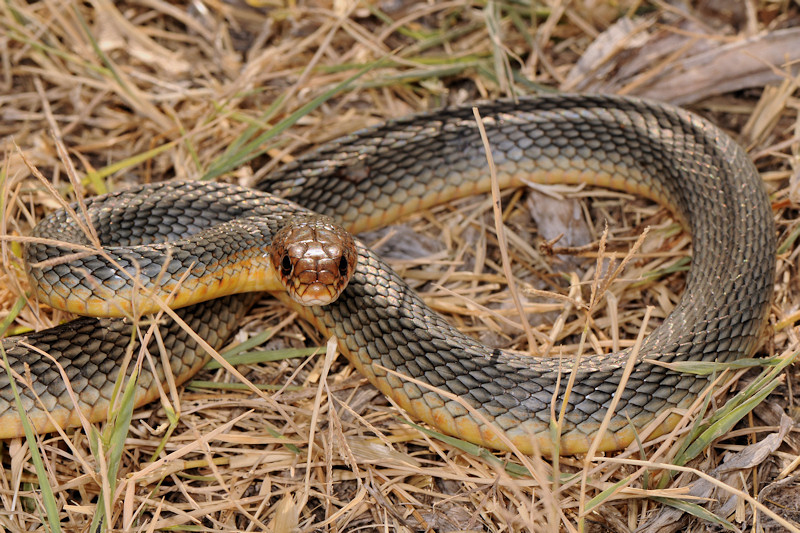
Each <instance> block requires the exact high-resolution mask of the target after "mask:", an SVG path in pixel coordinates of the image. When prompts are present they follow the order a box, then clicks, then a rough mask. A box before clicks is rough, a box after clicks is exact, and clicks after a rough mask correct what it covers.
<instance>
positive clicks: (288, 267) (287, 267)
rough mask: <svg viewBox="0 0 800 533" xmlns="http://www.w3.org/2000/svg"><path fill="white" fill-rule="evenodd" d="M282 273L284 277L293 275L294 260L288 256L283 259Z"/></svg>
mask: <svg viewBox="0 0 800 533" xmlns="http://www.w3.org/2000/svg"><path fill="white" fill-rule="evenodd" d="M281 273H282V274H283V275H284V276H291V275H292V260H291V259H289V256H288V255H284V256H283V259H281Z"/></svg>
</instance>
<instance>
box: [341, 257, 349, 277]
mask: <svg viewBox="0 0 800 533" xmlns="http://www.w3.org/2000/svg"><path fill="white" fill-rule="evenodd" d="M348 267H349V264H348V262H347V258H346V257H345V256H342V258H341V259H339V274H341V275H342V276H347V270H348Z"/></svg>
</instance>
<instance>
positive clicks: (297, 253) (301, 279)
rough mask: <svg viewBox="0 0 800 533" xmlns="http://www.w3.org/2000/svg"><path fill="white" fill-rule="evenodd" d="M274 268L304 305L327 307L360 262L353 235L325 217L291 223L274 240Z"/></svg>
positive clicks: (292, 296) (303, 219) (271, 249)
mask: <svg viewBox="0 0 800 533" xmlns="http://www.w3.org/2000/svg"><path fill="white" fill-rule="evenodd" d="M270 259H271V261H272V267H273V268H274V270H275V272H276V273H277V274H278V276H279V277H280V280H281V282H282V283H283V286H284V287H285V288H286V291H287V292H288V293H289V296H290V297H291V298H292V299H293V300H294V301H296V302H297V303H299V304H301V305H306V306H309V305H327V304H330V303H332V302H334V301H336V299H337V298H338V297H339V295H340V294H341V293H342V291H343V290H344V289H345V287H346V286H347V283H348V282H349V281H350V277H351V276H352V275H353V272H355V269H356V263H357V262H358V253H357V252H356V244H355V241H354V240H353V236H352V235H350V233H348V232H347V231H345V230H344V228H342V227H341V226H339V225H337V224H335V223H333V222H332V221H331V220H330V219H328V218H325V217H308V218H301V219H299V220H296V221H292V222H290V223H288V224H287V225H286V226H284V227H283V228H281V229H280V230H279V231H278V232H276V233H275V235H274V236H273V238H272V244H271V245H270Z"/></svg>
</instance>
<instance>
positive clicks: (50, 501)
mask: <svg viewBox="0 0 800 533" xmlns="http://www.w3.org/2000/svg"><path fill="white" fill-rule="evenodd" d="M26 303H27V299H26V298H25V297H24V296H20V297H19V298H17V301H16V302H14V306H13V307H12V308H11V311H10V312H9V314H8V316H6V317H5V318H4V319H3V321H2V322H0V337H2V336H3V335H5V332H6V331H7V330H8V328H9V326H10V325H11V323H12V322H13V321H14V319H16V318H17V315H18V314H19V312H20V311H21V310H22V308H23V307H25V304H26ZM0 355H2V357H3V368H4V369H5V372H6V375H7V376H8V383H9V385H11V392H12V393H13V395H14V405H15V406H16V408H17V412H18V413H19V417H20V420H22V428H23V430H24V432H25V442H26V443H27V444H28V449H29V450H30V452H31V461H32V462H33V467H34V469H35V470H36V479H37V480H38V482H39V488H40V490H41V491H42V501H43V503H44V510H45V514H46V515H47V524H46V525H47V526H48V528H49V530H50V531H53V532H54V533H60V532H61V520H60V519H59V516H58V505H57V504H56V497H55V494H54V493H53V488H52V487H51V486H50V484H49V483H48V480H47V471H46V470H45V468H44V461H42V456H41V454H40V453H39V443H38V442H37V441H36V435H35V434H34V432H33V427H31V424H30V421H29V420H28V416H27V414H26V413H25V407H23V405H22V399H21V398H20V396H19V391H18V390H17V384H16V383H15V381H14V378H13V377H12V375H11V363H9V362H8V356H7V355H6V350H5V348H3V345H2V344H0Z"/></svg>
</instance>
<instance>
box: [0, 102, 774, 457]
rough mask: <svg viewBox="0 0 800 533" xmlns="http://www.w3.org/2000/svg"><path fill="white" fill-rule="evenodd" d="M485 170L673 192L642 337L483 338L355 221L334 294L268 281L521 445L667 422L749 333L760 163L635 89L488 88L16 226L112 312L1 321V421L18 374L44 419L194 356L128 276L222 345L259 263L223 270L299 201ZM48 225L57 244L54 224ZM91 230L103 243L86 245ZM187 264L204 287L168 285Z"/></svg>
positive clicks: (492, 442)
mask: <svg viewBox="0 0 800 533" xmlns="http://www.w3.org/2000/svg"><path fill="white" fill-rule="evenodd" d="M475 109H477V110H478V112H479V114H480V124H479V122H478V120H476V117H475V111H474V110H475ZM482 129H483V131H484V132H485V135H486V139H487V144H484V141H483V140H482V138H481V130H482ZM485 146H489V147H490V150H491V156H492V159H493V161H494V164H495V171H494V172H490V171H489V166H488V163H487V154H486V151H485ZM493 179H494V180H497V184H498V185H499V186H500V187H503V188H509V187H519V186H523V185H524V184H526V183H539V184H550V183H567V184H588V185H595V186H601V187H608V188H611V189H616V190H621V191H625V192H628V193H634V194H637V195H641V196H643V197H645V198H647V199H650V200H652V201H654V202H656V203H658V204H661V205H663V206H665V207H667V208H668V209H669V210H670V211H672V212H673V213H674V215H675V217H676V218H677V220H679V221H680V222H681V223H682V224H683V225H684V226H685V229H686V230H687V231H688V232H689V233H690V235H691V238H692V253H691V266H690V268H689V272H688V275H687V280H686V283H685V289H684V292H683V294H682V296H681V297H680V299H679V301H678V302H677V303H676V304H675V306H674V308H673V309H672V310H671V312H670V313H669V314H668V315H667V316H666V317H665V318H664V319H663V321H662V322H661V323H660V324H658V325H657V326H656V327H655V328H654V329H653V330H652V332H651V333H650V334H649V335H647V336H646V337H645V338H644V339H643V340H642V342H641V343H640V345H638V346H636V347H631V348H626V349H623V350H620V351H618V352H609V353H591V354H583V355H582V356H581V357H580V358H579V361H577V362H575V361H573V359H571V358H567V357H563V356H548V357H533V356H530V355H528V354H525V353H519V352H516V351H506V350H502V349H498V348H494V347H489V346H485V345H484V344H482V343H481V342H479V341H478V340H476V339H474V338H473V337H471V336H469V335H467V334H465V333H462V332H461V331H459V330H458V329H457V328H455V327H454V326H453V325H451V324H450V323H449V322H448V321H446V320H445V319H444V318H443V317H441V316H440V315H439V314H437V313H436V312H434V311H433V310H431V308H430V307H429V306H428V305H426V303H425V302H424V301H423V299H422V298H421V297H420V296H418V295H417V294H416V293H415V292H414V291H413V290H412V289H411V288H409V286H408V285H407V284H406V283H405V282H404V281H403V280H402V279H401V278H400V277H399V276H398V275H397V274H396V273H395V272H394V271H393V270H392V269H391V268H390V267H389V266H388V265H387V263H386V262H384V261H383V260H382V259H381V258H380V257H379V256H378V255H376V254H375V253H374V252H372V251H371V250H370V249H369V248H368V247H367V246H365V245H364V244H363V243H362V242H361V241H360V240H359V239H354V241H353V245H352V246H353V247H354V248H353V249H354V250H355V251H354V253H355V256H353V257H352V258H351V260H350V261H349V263H352V264H353V268H354V272H353V274H352V277H351V279H350V280H349V283H348V284H347V286H346V287H345V288H344V289H343V291H342V292H341V295H339V297H338V298H337V299H336V300H335V301H334V302H332V303H326V304H324V305H319V304H317V305H315V304H312V305H302V304H300V303H298V302H297V301H295V300H293V299H292V298H291V297H290V296H288V295H287V293H286V291H285V290H282V289H279V288H277V286H274V285H273V284H272V282H267V283H266V289H265V290H266V291H267V292H269V293H271V294H273V295H274V296H275V297H276V298H278V299H279V300H280V301H281V302H283V303H284V304H285V305H287V306H289V307H290V308H292V309H293V310H295V311H296V312H297V313H298V314H299V315H300V316H301V318H302V319H303V320H306V321H308V323H310V324H311V325H312V326H313V327H314V328H315V329H316V330H317V331H319V333H320V335H321V336H323V337H326V336H327V337H331V336H334V337H336V339H337V341H338V346H339V350H340V351H341V352H342V353H343V354H344V355H345V356H346V357H347V359H348V360H349V362H350V363H351V364H352V365H353V366H355V367H356V369H357V370H358V371H359V372H360V373H361V374H362V375H363V376H364V377H365V378H366V379H367V380H368V381H369V382H370V383H372V384H373V385H374V386H375V387H377V388H378V389H379V390H380V391H381V392H382V393H384V394H385V395H386V396H388V397H389V398H391V399H392V401H393V402H394V403H395V404H396V405H398V406H399V407H401V408H402V409H404V410H405V411H407V413H408V414H409V415H410V416H411V418H412V419H415V420H419V421H422V422H424V423H426V424H428V425H430V426H431V427H433V428H435V429H436V430H438V431H440V432H442V433H444V434H446V435H451V436H455V437H458V438H461V439H464V440H466V441H469V442H473V443H477V444H479V445H481V446H485V447H489V448H492V449H496V450H517V451H520V452H522V453H526V454H534V453H543V454H564V455H567V454H579V453H584V452H586V451H588V450H589V449H590V448H592V447H593V446H594V449H596V450H600V451H612V450H619V449H623V448H625V447H626V446H628V445H630V444H631V443H632V442H634V440H635V439H636V438H638V437H642V438H646V439H648V440H649V439H654V438H656V437H658V436H660V435H664V434H665V433H667V432H669V431H672V430H673V429H674V428H675V427H676V425H677V424H678V423H679V422H680V420H681V418H682V417H683V416H684V414H685V413H686V410H687V409H688V407H689V406H690V405H691V404H692V403H693V402H694V401H696V399H697V397H698V395H700V394H702V393H703V390H704V388H705V387H707V386H708V384H709V381H710V378H709V377H708V376H704V375H702V374H698V373H694V372H688V371H686V370H685V369H684V368H682V367H681V363H682V362H693V361H710V362H720V363H722V362H728V361H733V360H736V359H739V358H744V357H749V356H752V355H753V354H754V352H755V351H756V350H757V348H758V346H759V345H760V342H761V340H762V339H761V337H762V336H763V335H764V332H765V324H766V317H767V313H768V310H769V306H770V300H771V294H772V291H773V284H774V276H775V261H776V259H775V256H776V231H775V227H774V222H773V217H772V211H771V204H770V201H769V198H768V196H767V194H766V192H765V189H764V185H763V182H762V181H761V179H760V176H759V174H758V172H757V170H756V168H755V166H754V164H753V163H752V161H751V160H750V159H749V158H748V156H747V153H746V152H745V151H744V149H743V148H741V147H740V145H738V144H737V143H736V142H735V141H734V140H732V138H731V137H730V136H729V135H727V134H726V133H724V132H723V131H722V130H721V129H720V128H718V127H716V126H715V125H713V124H712V123H711V122H710V121H708V120H706V119H704V118H701V117H700V116H698V115H696V114H693V113H691V112H689V111H686V110H683V109H680V108H677V107H673V106H671V105H668V104H665V103H660V102H653V101H648V100H643V99H637V98H633V97H622V96H603V95H561V94H559V95H543V96H534V97H521V98H517V99H510V100H494V101H486V102H479V103H477V104H473V105H462V106H451V107H446V108H443V109H439V110H435V111H429V112H423V113H419V114H414V115H410V116H407V117H403V118H400V119H395V120H390V121H387V122H384V123H382V124H380V125H376V126H372V127H369V128H366V129H363V130H360V131H358V132H355V133H352V134H348V135H346V136H344V137H341V138H339V139H336V140H333V141H329V142H327V143H325V144H322V145H321V146H319V147H318V148H316V149H315V150H313V151H310V152H308V153H307V154H306V155H303V156H300V157H298V158H296V159H295V160H294V161H292V162H290V163H288V164H286V165H285V166H283V167H282V168H280V169H278V170H276V171H274V172H272V173H271V174H270V175H269V176H268V177H267V178H266V179H265V180H263V181H262V182H260V183H258V184H257V186H256V187H253V188H248V187H243V186H239V185H233V184H225V183H218V182H207V181H200V180H197V181H193V180H182V181H181V180H168V181H164V182H159V183H155V184H147V185H140V186H136V187H133V188H130V189H128V190H123V191H117V192H112V193H109V194H107V195H105V196H99V197H95V198H90V199H88V200H86V201H85V203H84V204H82V205H79V204H73V205H72V207H71V208H69V209H65V210H60V211H56V212H55V213H53V214H51V215H49V216H48V217H46V218H45V219H44V220H43V221H42V222H41V223H40V224H39V225H38V226H37V229H35V230H34V233H33V234H34V236H36V237H38V239H31V241H32V242H29V243H26V245H25V254H26V258H27V261H28V264H29V267H28V268H29V271H30V274H29V275H30V277H31V279H32V281H33V282H36V283H39V282H41V283H44V284H49V286H50V289H49V290H50V292H52V293H55V294H61V295H62V297H63V298H64V299H69V298H70V296H68V294H76V295H77V297H76V300H78V301H84V302H87V303H85V304H82V305H83V307H84V309H83V311H84V312H86V313H90V314H91V313H92V312H99V311H101V309H100V308H101V307H103V308H105V309H108V308H117V312H116V314H117V315H119V316H117V317H111V318H109V317H105V318H104V317H83V318H77V319H75V320H74V321H72V322H67V323H64V324H61V325H58V326H56V327H54V328H51V329H46V330H43V331H40V332H33V333H29V334H26V335H21V336H17V337H10V338H7V339H5V340H3V348H4V350H5V352H6V354H7V356H8V358H9V362H10V366H11V368H12V369H13V370H14V373H13V375H12V376H9V375H8V374H7V373H6V372H2V373H0V437H2V438H11V437H15V436H18V435H20V434H22V427H21V416H22V414H23V413H20V411H19V410H18V409H17V408H16V407H15V405H14V402H13V396H12V394H11V392H10V383H9V382H10V380H11V379H12V377H13V378H14V379H15V380H17V385H19V389H20V393H21V399H22V405H23V407H24V411H25V413H24V415H25V416H27V418H28V419H29V420H30V421H31V423H32V426H33V427H34V429H35V431H37V432H40V433H42V432H48V431H53V430H54V429H55V428H56V427H70V426H76V425H79V424H80V423H81V417H82V416H83V417H84V418H85V419H87V420H90V421H101V420H103V419H104V418H105V417H106V416H107V413H108V410H109V402H110V401H111V398H112V391H113V387H114V383H115V382H116V381H117V379H118V378H119V377H120V373H123V372H127V373H129V374H130V372H131V368H130V367H132V366H134V365H132V364H131V365H128V368H127V369H125V368H122V366H123V365H122V364H121V361H122V360H123V358H124V357H125V355H126V353H129V352H130V351H131V350H138V349H139V348H141V347H142V346H144V347H146V348H148V349H149V350H150V352H152V353H153V354H158V353H159V350H162V351H165V352H166V354H167V356H168V362H169V368H168V369H166V370H165V369H164V368H162V366H161V359H162V358H161V357H153V360H154V363H152V364H143V365H142V368H141V369H140V373H139V375H138V382H137V393H136V402H135V403H136V405H137V406H139V405H142V404H144V403H147V402H149V401H152V400H153V399H155V398H157V397H158V387H157V385H158V383H157V382H159V381H162V380H163V379H164V377H165V372H171V373H172V374H173V375H174V377H175V381H176V383H178V384H180V383H183V382H185V381H186V380H187V379H188V378H189V377H190V376H192V375H193V374H194V373H196V372H197V371H199V370H200V369H201V368H202V367H203V365H204V364H205V363H206V361H207V360H208V354H207V353H206V350H205V349H204V348H203V347H202V346H201V345H200V344H199V343H198V341H197V340H196V339H197V336H193V335H190V334H189V333H188V332H187V331H186V329H185V328H184V327H181V326H179V325H178V324H177V323H176V322H175V321H173V320H171V319H163V320H161V321H160V322H159V323H158V324H157V328H158V335H157V336H158V337H160V341H159V342H160V344H159V343H157V342H156V340H155V337H156V335H153V336H152V337H146V336H144V334H143V333H142V332H141V331H144V330H145V329H146V328H142V330H141V331H140V330H138V329H136V320H134V319H133V318H132V316H131V313H135V312H136V310H137V309H145V307H144V303H142V302H137V301H136V297H135V295H136V294H140V295H142V296H141V298H139V299H140V300H147V299H148V298H147V294H149V293H148V290H149V289H146V287H150V284H157V283H159V282H160V283H161V284H162V285H165V286H167V287H169V290H168V291H167V292H166V293H165V294H167V295H168V296H169V298H172V302H171V305H174V306H175V307H177V308H178V311H177V313H178V315H179V316H180V317H181V318H182V319H183V321H185V322H186V324H187V325H188V326H189V327H190V328H191V329H192V330H194V331H195V332H196V333H197V335H198V336H199V337H200V338H202V339H203V340H204V341H205V342H207V343H208V345H210V347H211V348H213V349H215V350H216V349H219V348H220V347H222V346H223V345H224V343H226V342H227V340H228V339H229V338H230V336H231V335H232V333H233V332H234V331H236V330H237V328H238V327H239V324H240V323H241V321H242V317H243V316H244V315H245V314H246V313H247V311H248V309H249V308H250V307H251V305H253V302H254V301H255V300H256V299H257V298H258V294H257V293H254V292H252V291H253V290H256V289H255V285H254V284H252V283H251V282H241V283H240V282H230V283H227V285H226V281H225V280H226V279H228V276H229V272H230V271H232V270H233V271H235V270H242V269H244V270H247V269H250V268H251V266H249V265H250V262H251V261H254V260H255V259H253V258H256V259H257V258H259V257H260V258H262V262H264V261H263V258H264V257H266V256H268V255H269V253H270V252H269V246H270V245H271V244H272V241H273V240H275V236H276V234H277V233H278V232H279V231H281V229H282V228H283V227H284V226H286V225H287V224H289V223H290V222H291V221H292V220H294V219H298V218H300V219H303V218H304V217H313V216H315V215H319V216H324V217H328V218H329V219H331V220H333V221H335V222H336V223H337V224H338V225H340V226H341V227H343V228H345V229H346V230H347V231H349V232H352V233H354V234H356V235H357V234H359V233H361V232H363V231H365V230H368V229H372V228H376V227H380V226H384V225H387V224H390V223H392V222H393V221H395V220H397V219H398V218H400V217H402V216H404V215H406V214H408V213H412V212H415V211H418V210H420V209H425V208H429V207H431V206H434V205H437V204H440V203H442V202H445V201H449V200H453V199H456V198H463V197H469V196H473V195H479V194H486V193H487V191H489V190H490V189H491V187H492V180H493ZM87 227H93V228H95V230H94V231H96V233H97V234H96V235H94V234H93V233H92V232H91V231H89V230H87V229H86V228H87ZM54 237H57V238H58V239H59V240H63V241H67V242H66V243H60V244H54V243H52V242H50V241H48V239H50V238H54ZM98 243H99V245H100V246H102V253H100V252H98V250H97V248H93V246H95V245H98ZM62 256H66V257H63V258H62ZM59 258H62V259H59ZM112 259H113V260H114V261H115V263H114V261H112ZM112 263H114V264H112ZM30 265H33V266H30ZM347 266H350V265H349V264H348V265H347ZM277 269H278V270H280V269H281V267H280V266H278V267H277ZM335 269H336V267H335V266H334V267H333V270H335ZM344 269H345V270H346V269H347V268H346V267H345V268H344ZM268 270H269V269H268ZM273 270H275V268H273ZM220 272H225V273H224V274H220ZM273 274H274V272H273V273H272V274H270V276H271V275H273ZM134 282H135V283H140V284H141V285H139V286H140V287H142V289H141V290H140V291H138V293H137V291H133V293H132V294H133V296H131V298H129V302H128V303H127V304H124V305H123V304H121V303H117V302H115V300H114V295H113V294H112V293H113V291H115V290H118V289H120V287H121V286H122V285H125V284H131V283H134ZM181 282H183V285H184V286H187V287H191V291H190V292H193V293H195V294H196V295H197V294H199V296H197V297H192V298H194V299H192V298H184V297H183V296H181V295H180V294H178V293H179V292H180V290H181ZM101 289H102V290H101ZM257 290H262V289H261V288H258V289H257ZM98 291H99V292H98ZM239 291H245V292H242V293H239ZM106 293H109V294H106ZM96 294H98V295H97V296H95V295H96ZM56 299H57V298H56ZM198 299H200V300H203V301H199V302H198V301H197V300H198ZM90 300H91V301H92V302H95V303H90V302H89V301H90ZM101 301H103V302H106V304H104V305H100V304H97V302H101ZM80 305H81V304H79V306H80ZM137 306H139V307H137ZM79 311H80V310H79ZM112 314H114V313H112ZM134 353H138V352H134ZM65 381H68V382H69V383H70V387H71V391H72V392H71V393H70V392H69V391H68V390H67V387H66V385H65ZM73 399H74V401H73ZM555 422H557V424H556V423H555ZM554 428H556V430H555V431H554Z"/></svg>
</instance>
